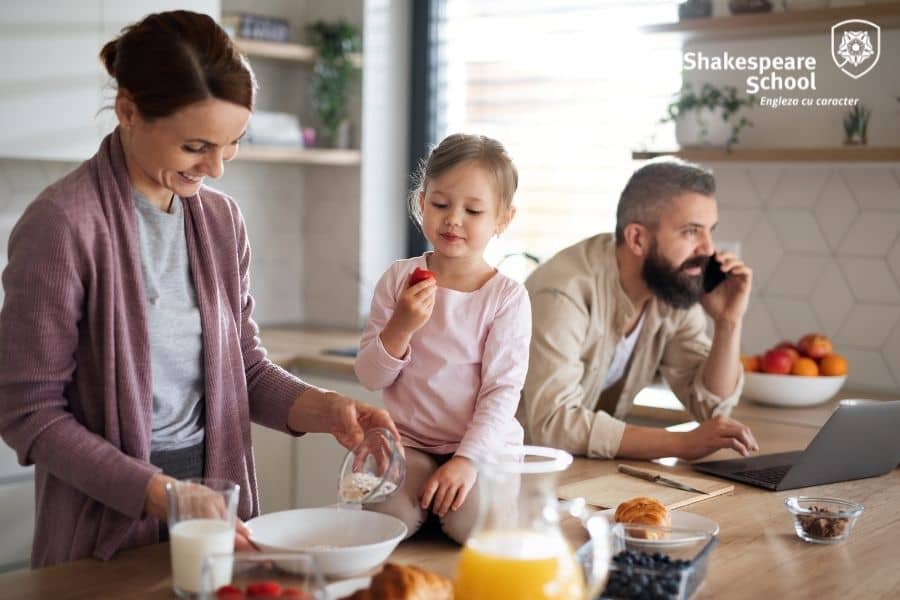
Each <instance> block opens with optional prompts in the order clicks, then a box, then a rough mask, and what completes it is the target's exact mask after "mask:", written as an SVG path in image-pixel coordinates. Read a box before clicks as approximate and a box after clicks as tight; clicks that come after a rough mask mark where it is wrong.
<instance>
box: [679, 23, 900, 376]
mask: <svg viewBox="0 0 900 600" xmlns="http://www.w3.org/2000/svg"><path fill="white" fill-rule="evenodd" d="M829 32H830V26H829V27H826V28H824V29H823V32H822V33H821V34H818V35H807V36H793V37H772V38H765V39H761V40H748V41H732V42H716V43H711V42H707V43H702V44H701V43H697V44H692V45H690V46H689V47H687V48H686V50H699V51H702V52H704V53H706V54H709V55H714V54H721V53H722V52H723V51H724V50H727V51H728V52H729V54H732V55H744V56H749V55H763V56H770V57H771V56H779V55H781V56H785V55H793V56H797V55H813V56H815V57H816V59H817V69H816V74H817V75H816V79H817V87H818V90H817V91H815V92H780V94H781V95H784V96H788V97H802V96H814V97H842V96H849V97H858V98H860V99H861V102H862V103H863V104H864V105H865V106H866V107H868V108H871V109H872V118H871V122H870V124H869V145H870V146H894V147H896V146H898V145H900V102H898V101H897V98H898V97H900V75H898V73H900V30H897V29H891V30H884V31H883V32H882V54H881V58H880V59H879V63H878V64H877V66H876V67H875V69H874V70H873V71H871V72H870V73H868V74H867V75H864V76H863V77H862V78H860V79H858V80H854V79H851V78H850V77H847V76H846V75H844V74H843V73H841V72H840V71H839V70H838V69H837V68H836V67H835V65H834V63H833V62H832V59H831V56H830V52H831V46H830V38H829V37H828V36H829ZM745 77H746V73H744V74H740V73H734V72H732V73H722V72H708V71H707V72H697V71H691V72H687V73H686V79H687V80H688V81H692V82H696V83H702V82H705V81H709V82H713V83H716V84H723V83H724V84H730V85H735V86H736V87H738V89H739V91H742V92H743V90H744V86H745V82H744V78H745ZM762 93H765V94H766V95H768V96H772V95H774V93H773V92H761V94H762ZM846 110H847V109H846V108H803V107H799V108H779V109H772V108H762V107H756V108H754V109H753V110H752V111H750V112H749V113H748V114H749V116H750V117H751V118H752V119H753V121H754V122H755V126H754V127H753V128H750V129H747V130H745V131H744V132H743V133H742V134H741V143H740V146H744V147H769V148H776V147H806V148H837V147H840V146H841V144H842V141H843V135H844V134H843V129H842V126H841V121H842V116H843V114H844V112H845V111H846ZM710 166H712V167H713V168H714V170H715V172H716V178H717V182H718V188H719V189H718V193H717V198H718V200H719V206H720V210H719V229H718V231H717V235H716V237H717V238H718V239H719V240H720V241H727V242H731V241H740V242H741V248H742V254H743V258H744V259H745V260H746V261H747V262H748V264H749V265H750V266H751V267H753V269H754V290H753V295H752V298H751V302H750V308H749V312H748V315H747V320H746V323H745V327H744V339H743V348H742V350H743V351H744V352H746V353H753V354H755V353H759V352H762V351H763V350H766V349H767V348H769V347H770V346H772V345H774V343H776V342H777V341H779V340H781V339H796V338H797V337H798V336H800V335H801V334H803V333H806V332H811V331H823V332H825V333H826V334H828V335H830V336H832V337H833V340H834V342H835V344H836V347H837V351H838V352H839V353H841V354H843V355H845V356H846V357H847V358H848V359H849V362H850V375H849V384H848V385H849V386H850V387H852V388H854V389H858V390H872V391H879V392H887V393H896V392H897V391H898V390H900V165H897V164H865V163H843V164H841V163H834V164H826V163H797V164H784V163H746V164H734V163H718V164H716V163H712V164H711V165H710Z"/></svg>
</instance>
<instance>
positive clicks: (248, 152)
mask: <svg viewBox="0 0 900 600" xmlns="http://www.w3.org/2000/svg"><path fill="white" fill-rule="evenodd" d="M235 160H241V161H255V162H270V163H289V164H303V165H332V166H353V165H358V164H359V163H360V160H361V155H360V152H359V150H332V149H329V148H291V147H285V146H259V145H254V144H244V145H242V146H241V148H240V150H238V153H237V156H236V157H235Z"/></svg>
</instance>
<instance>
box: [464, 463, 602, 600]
mask: <svg viewBox="0 0 900 600" xmlns="http://www.w3.org/2000/svg"><path fill="white" fill-rule="evenodd" d="M571 462H572V456H571V455H570V454H568V453H567V452H563V451H561V450H557V449H555V448H542V447H538V446H523V447H520V448H517V449H511V450H510V451H508V452H504V453H502V454H501V455H500V456H498V457H495V458H494V459H491V460H488V461H484V463H482V464H479V477H480V478H481V484H482V485H483V486H484V487H483V493H482V494H480V496H479V497H480V499H481V505H480V507H479V517H478V521H477V522H476V525H475V528H474V529H473V531H472V535H471V536H470V537H469V539H468V541H467V542H466V545H465V547H464V548H463V550H462V553H461V554H460V558H459V563H458V566H457V574H456V582H455V590H456V598H460V599H462V598H465V599H466V600H488V599H496V598H527V599H528V600H585V599H586V598H588V597H589V594H590V597H593V593H594V592H595V591H597V590H599V588H600V587H601V586H602V585H603V584H604V583H605V581H606V573H607V569H608V566H609V547H610V540H609V533H608V526H607V522H606V519H605V518H604V517H603V516H602V515H594V516H590V517H589V516H588V515H587V513H586V511H585V508H584V506H585V505H584V502H583V501H575V502H569V503H564V504H561V503H559V502H557V499H556V478H557V475H558V473H559V472H561V471H563V470H565V469H566V468H567V467H568V466H569V464H571ZM565 512H569V513H570V514H572V515H574V516H578V517H580V518H582V522H583V523H584V525H585V527H586V528H587V530H588V532H589V534H590V535H591V539H592V541H593V544H594V555H593V560H592V561H591V567H590V569H589V572H588V573H585V572H584V571H583V570H582V567H581V565H580V564H579V562H578V561H576V559H575V555H574V552H573V551H572V548H571V546H570V545H569V543H568V542H567V541H566V539H565V537H564V536H563V534H562V531H561V529H560V527H559V522H560V517H561V515H562V514H564V513H565Z"/></svg>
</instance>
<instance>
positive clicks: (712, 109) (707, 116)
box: [660, 83, 756, 148]
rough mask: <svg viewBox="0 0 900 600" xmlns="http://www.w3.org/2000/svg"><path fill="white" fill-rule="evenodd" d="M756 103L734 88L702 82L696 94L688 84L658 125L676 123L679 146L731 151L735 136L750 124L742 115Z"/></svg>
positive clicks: (753, 98) (736, 138)
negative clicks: (707, 147)
mask: <svg viewBox="0 0 900 600" xmlns="http://www.w3.org/2000/svg"><path fill="white" fill-rule="evenodd" d="M755 104H756V98H755V97H754V96H753V95H750V96H746V97H742V96H739V95H738V91H737V88H735V87H734V86H728V85H726V86H722V87H721V88H718V87H716V86H714V85H712V84H710V83H704V84H703V85H702V86H701V88H700V91H699V92H695V91H694V87H693V86H692V85H691V84H690V83H686V84H684V87H682V88H681V92H680V93H679V94H678V95H677V96H676V98H675V99H674V100H673V101H672V102H671V103H670V104H669V106H668V107H667V108H666V116H664V117H663V118H662V119H661V121H660V122H661V123H668V122H674V123H675V138H676V139H677V140H678V143H679V144H681V145H682V146H724V147H725V148H731V146H733V145H734V144H736V143H737V142H738V136H739V134H740V132H741V130H742V129H744V128H745V127H752V126H753V122H752V121H751V120H750V119H748V118H747V117H746V115H744V114H739V113H741V111H742V109H745V108H752V107H753V106H754V105H755Z"/></svg>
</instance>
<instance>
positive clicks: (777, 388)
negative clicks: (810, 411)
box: [743, 373, 847, 407]
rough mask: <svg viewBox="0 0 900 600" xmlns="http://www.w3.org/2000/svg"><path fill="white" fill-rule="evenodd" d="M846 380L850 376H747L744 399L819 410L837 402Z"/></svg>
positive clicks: (761, 374) (745, 375) (751, 374)
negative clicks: (829, 402)
mask: <svg viewBox="0 0 900 600" xmlns="http://www.w3.org/2000/svg"><path fill="white" fill-rule="evenodd" d="M846 380H847V376H846V375H838V376H831V377H829V376H821V375H820V376H818V377H801V376H799V375H770V374H768V373H744V393H743V396H744V397H745V398H749V399H750V400H753V401H754V402H759V403H760V404H766V405H768V406H787V407H797V406H815V405H817V404H823V403H825V402H827V401H829V400H831V399H832V398H834V396H835V394H837V393H838V392H839V391H840V389H841V386H843V385H844V382H845V381H846Z"/></svg>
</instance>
